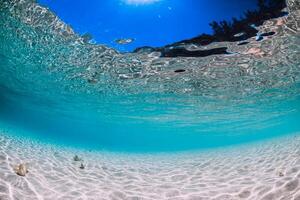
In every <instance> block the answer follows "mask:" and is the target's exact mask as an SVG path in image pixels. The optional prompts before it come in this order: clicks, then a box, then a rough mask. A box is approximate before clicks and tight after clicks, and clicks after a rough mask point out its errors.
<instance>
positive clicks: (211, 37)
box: [134, 0, 288, 57]
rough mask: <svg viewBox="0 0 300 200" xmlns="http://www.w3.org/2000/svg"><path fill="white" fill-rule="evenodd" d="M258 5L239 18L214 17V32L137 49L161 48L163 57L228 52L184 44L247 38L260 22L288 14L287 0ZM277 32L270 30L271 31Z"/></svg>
mask: <svg viewBox="0 0 300 200" xmlns="http://www.w3.org/2000/svg"><path fill="white" fill-rule="evenodd" d="M257 6H258V9H256V10H247V11H245V13H244V17H242V18H240V19H237V18H236V17H233V18H232V20H230V21H226V20H223V21H220V22H216V21H212V22H211V23H210V24H209V25H210V26H211V28H212V30H213V34H205V33H203V34H201V35H199V36H196V37H194V38H191V39H187V40H182V41H179V42H175V43H172V44H169V45H166V46H163V47H158V48H155V47H150V46H145V47H139V48H137V49H135V50H134V52H135V53H137V52H153V51H158V52H161V57H179V56H181V57H204V56H209V55H213V54H226V53H227V51H226V49H227V48H226V47H222V48H215V49H210V50H199V51H188V50H186V49H185V48H182V47H181V46H182V45H187V44H194V45H201V46H204V45H208V44H211V43H212V42H236V41H243V40H247V39H249V38H251V37H254V36H256V35H257V33H258V31H257V29H256V27H257V26H260V25H262V24H263V22H264V21H266V20H269V19H273V18H277V17H281V16H284V15H287V14H288V13H286V12H283V11H282V10H283V9H284V8H286V6H287V5H286V1H285V0H258V1H257ZM272 34H274V33H269V35H272ZM245 44H246V43H245Z"/></svg>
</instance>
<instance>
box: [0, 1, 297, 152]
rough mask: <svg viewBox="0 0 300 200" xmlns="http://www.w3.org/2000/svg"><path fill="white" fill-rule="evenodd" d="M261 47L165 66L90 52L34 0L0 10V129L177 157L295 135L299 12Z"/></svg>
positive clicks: (293, 5)
mask: <svg viewBox="0 0 300 200" xmlns="http://www.w3.org/2000/svg"><path fill="white" fill-rule="evenodd" d="M287 4H288V7H287V8H286V11H287V12H288V13H289V14H288V15H287V16H284V17H280V18H276V19H271V20H268V21H266V22H264V24H263V25H262V26H260V27H258V29H259V32H260V33H266V32H270V31H274V32H275V34H274V35H272V36H266V37H264V39H263V40H262V41H256V40H255V38H250V39H248V40H247V42H249V43H248V44H245V45H238V43H237V42H218V43H213V44H210V45H208V46H197V45H192V44H189V45H183V47H184V48H186V49H187V50H188V51H196V50H204V49H212V48H218V47H227V48H228V49H227V52H229V54H223V55H211V56H207V57H188V58H187V57H175V58H166V57H161V55H160V52H155V51H154V52H147V51H145V52H143V51H140V52H139V53H120V52H118V51H117V50H114V49H112V48H109V47H107V46H103V45H99V44H90V43H88V42H87V41H86V40H85V38H83V37H81V36H80V35H78V34H76V33H75V32H74V31H73V30H72V28H71V27H69V26H68V25H66V24H64V23H63V22H62V21H61V20H60V19H59V18H57V17H56V16H55V15H54V14H53V13H52V12H51V11H49V10H48V9H46V8H44V7H41V6H40V5H38V4H37V3H35V1H32V0H9V1H1V2H0V70H1V71H0V72H1V73H0V118H1V122H2V124H3V126H12V127H18V128H21V129H24V130H26V132H27V135H28V136H30V137H35V138H38V139H42V140H46V141H50V142H55V143H59V144H64V145H71V146H81V147H84V148H95V149H103V148H104V149H109V150H118V151H137V152H141V151H173V150H187V149H195V148H197V149H198V148H208V147H217V146H223V145H230V144H237V143H242V142H248V141H253V140H258V139H264V138H269V137H274V136H278V135H282V134H288V133H294V132H297V131H299V130H300V123H299V122H300V96H299V94H300V74H299V73H300V56H299V52H300V37H299V30H300V24H299V23H300V14H299V13H300V11H299V9H300V5H299V1H297V0H289V1H288V2H287Z"/></svg>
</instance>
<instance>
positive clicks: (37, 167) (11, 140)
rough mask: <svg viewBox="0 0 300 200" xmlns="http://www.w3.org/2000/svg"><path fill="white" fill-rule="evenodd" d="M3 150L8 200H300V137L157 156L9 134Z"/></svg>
mask: <svg viewBox="0 0 300 200" xmlns="http://www.w3.org/2000/svg"><path fill="white" fill-rule="evenodd" d="M0 144H1V145H0V172H1V173H0V199H1V200H2V199H3V200H6V199H132V200H133V199H172V200H173V199H189V200H191V199H193V200H196V199H197V200H198V199H220V200H221V199H222V200H224V199H289V200H290V199H295V200H299V199H300V192H299V191H300V186H299V184H300V183H299V179H300V150H299V149H300V148H299V147H300V134H299V133H296V134H291V135H287V136H282V137H278V138H273V139H270V140H264V141H259V142H254V143H249V144H244V145H237V146H231V147H225V148H217V149H215V150H212V149H211V150H205V151H190V152H182V153H174V154H172V153H165V154H153V155H151V154H144V155H143V154H126V153H123V154H122V153H109V152H100V151H98V152H93V151H92V152H89V151H84V150H78V149H75V148H67V147H66V148H64V147H59V146H55V145H50V144H44V143H39V142H36V141H31V140H30V139H24V138H18V137H12V136H9V135H7V134H6V133H5V132H2V133H1V134H0ZM75 155H78V157H79V158H80V159H82V160H80V161H74V156H75ZM20 163H24V164H26V165H27V167H28V173H27V174H26V175H25V177H21V176H18V175H17V174H16V173H15V172H14V169H13V168H14V166H16V165H18V164H20ZM81 164H83V165H84V169H82V168H80V166H81Z"/></svg>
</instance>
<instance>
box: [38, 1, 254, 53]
mask: <svg viewBox="0 0 300 200" xmlns="http://www.w3.org/2000/svg"><path fill="white" fill-rule="evenodd" d="M149 1H152V2H149ZM38 2H39V3H40V4H42V5H44V6H46V7H49V8H50V10H52V11H54V12H55V13H56V14H57V15H58V16H59V17H60V18H61V19H62V20H63V21H65V22H66V23H68V24H70V25H71V26H72V27H73V28H74V30H75V31H76V32H78V33H80V34H84V33H89V34H91V35H92V36H93V39H94V41H95V42H97V43H101V44H106V45H108V46H112V47H114V48H117V49H119V50H122V51H130V50H133V49H134V48H136V47H140V46H163V45H166V44H169V43H173V42H176V41H179V40H183V39H188V38H191V37H194V36H197V35H199V34H201V33H211V29H210V27H209V25H208V24H209V22H211V21H212V20H216V21H219V20H223V19H230V18H232V17H240V16H242V14H243V12H244V11H245V10H247V9H255V8H256V0H242V1H241V0H226V1H225V0H39V1H38ZM120 38H134V39H135V41H134V42H133V43H130V44H127V45H120V44H117V43H115V40H116V39H120Z"/></svg>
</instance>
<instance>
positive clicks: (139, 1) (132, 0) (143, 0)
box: [124, 0, 160, 5]
mask: <svg viewBox="0 0 300 200" xmlns="http://www.w3.org/2000/svg"><path fill="white" fill-rule="evenodd" d="M159 1H160V0H124V2H125V3H127V4H132V5H145V4H152V3H155V2H159Z"/></svg>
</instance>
